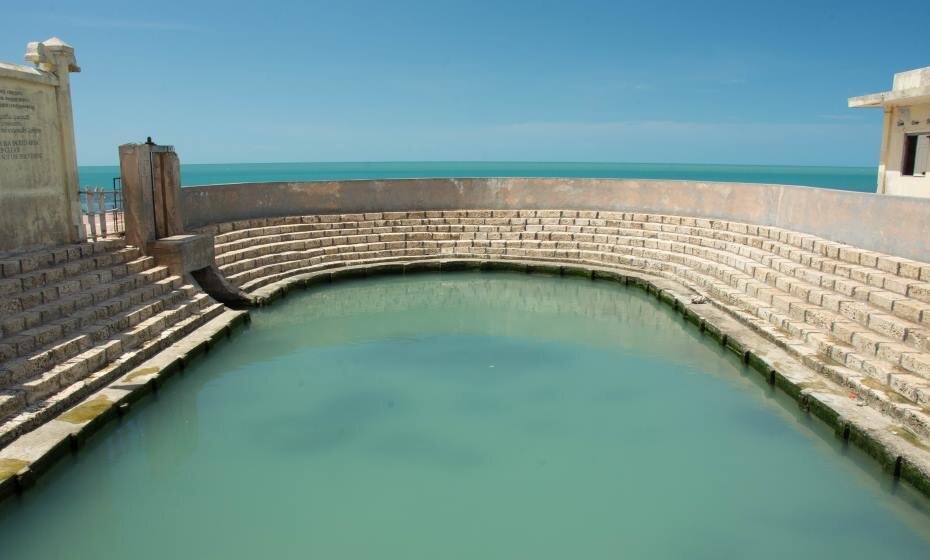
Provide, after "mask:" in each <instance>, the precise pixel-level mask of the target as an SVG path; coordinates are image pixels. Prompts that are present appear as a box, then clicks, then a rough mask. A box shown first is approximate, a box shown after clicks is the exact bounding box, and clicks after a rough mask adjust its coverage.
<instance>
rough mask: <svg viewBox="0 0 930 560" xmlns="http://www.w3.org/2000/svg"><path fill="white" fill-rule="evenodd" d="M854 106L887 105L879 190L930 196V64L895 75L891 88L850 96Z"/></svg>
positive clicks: (889, 192) (850, 103) (880, 160)
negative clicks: (859, 95) (889, 89)
mask: <svg viewBox="0 0 930 560" xmlns="http://www.w3.org/2000/svg"><path fill="white" fill-rule="evenodd" d="M849 106H850V107H883V108H884V109H885V124H884V129H883V131H882V147H881V155H880V156H879V160H878V192H880V193H886V194H897V195H904V196H923V197H930V174H928V173H927V170H928V167H930V66H928V67H926V68H918V69H917V70H910V71H908V72H901V73H898V74H895V75H894V83H893V85H892V87H891V91H886V92H882V93H873V94H871V95H863V96H861V97H852V98H850V99H849Z"/></svg>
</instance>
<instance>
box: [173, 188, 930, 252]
mask: <svg viewBox="0 0 930 560" xmlns="http://www.w3.org/2000/svg"><path fill="white" fill-rule="evenodd" d="M182 207H183V209H184V210H183V211H184V222H185V225H186V226H187V227H188V228H194V227H200V226H203V225H207V224H212V223H220V222H230V221H234V220H241V219H247V218H261V217H276V216H295V215H305V214H325V213H339V212H382V211H394V210H404V211H410V210H453V209H550V208H570V209H575V210H611V211H638V212H651V213H661V214H672V215H678V216H693V217H704V218H721V219H726V220H732V221H739V222H745V223H751V224H758V225H768V226H775V227H780V228H785V229H790V230H794V231H799V232H804V233H810V234H814V235H817V236H820V237H824V238H827V239H830V240H832V241H837V242H842V243H848V244H851V245H855V246H858V247H862V248H865V249H870V250H873V251H879V252H882V253H888V254H892V255H897V256H902V257H908V258H912V259H917V260H921V261H925V262H927V261H930V199H917V198H909V197H897V196H888V195H877V194H869V193H857V192H849V191H839V190H831V189H821V188H812V187H796V186H786V185H765V184H748V183H706V182H695V181H662V180H629V179H533V178H504V179H501V178H490V179H392V180H381V181H372V180H359V181H314V182H293V183H281V182H270V183H238V184H230V185H209V186H199V187H190V188H185V189H182Z"/></svg>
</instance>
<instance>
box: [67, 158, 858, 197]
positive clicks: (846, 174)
mask: <svg viewBox="0 0 930 560" xmlns="http://www.w3.org/2000/svg"><path fill="white" fill-rule="evenodd" d="M79 172H80V181H81V185H83V186H95V187H105V188H110V187H111V185H112V182H113V177H118V176H119V167H117V166H106V165H87V166H81V167H80V169H79ZM419 177H592V178H607V179H624V178H629V179H681V180H691V181H726V182H737V183H775V184H781V185H803V186H809V187H827V188H834V189H842V190H851V191H861V192H875V168H874V167H817V166H799V165H795V166H792V165H720V164H689V163H597V162H594V163H587V162H561V163H560V162H550V163H537V162H509V161H490V162H483V161H396V162H348V163H339V162H323V163H316V162H300V163H228V164H227V163H216V164H196V163H195V164H184V165H182V166H181V184H182V185H216V184H223V183H251V182H262V181H320V180H348V179H402V178H419Z"/></svg>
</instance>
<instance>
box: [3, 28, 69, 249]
mask: <svg viewBox="0 0 930 560" xmlns="http://www.w3.org/2000/svg"><path fill="white" fill-rule="evenodd" d="M28 49H29V50H28V52H27V53H26V59H27V60H29V61H31V62H34V63H35V64H36V65H37V67H36V68H30V67H26V66H19V65H14V64H6V63H0V254H2V253H11V252H17V251H25V250H30V249H37V248H40V247H47V246H52V245H57V244H63V243H70V242H75V241H77V240H78V239H79V237H80V230H79V227H80V223H81V222H80V206H79V204H78V175H77V156H76V152H75V146H74V124H73V117H72V112H71V85H70V77H69V72H77V71H79V68H78V67H77V66H76V65H75V59H74V49H72V48H71V47H70V46H69V45H67V44H65V43H64V42H62V41H61V40H60V39H57V38H52V39H49V40H47V41H45V42H43V43H30V44H29V47H28Z"/></svg>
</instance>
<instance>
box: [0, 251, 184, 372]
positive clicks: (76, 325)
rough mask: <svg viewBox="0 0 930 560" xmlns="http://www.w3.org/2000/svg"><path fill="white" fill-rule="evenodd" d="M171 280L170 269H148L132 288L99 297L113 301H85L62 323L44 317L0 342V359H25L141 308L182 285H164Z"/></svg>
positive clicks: (114, 288) (117, 287)
mask: <svg viewBox="0 0 930 560" xmlns="http://www.w3.org/2000/svg"><path fill="white" fill-rule="evenodd" d="M167 278H168V269H167V268H166V267H153V268H150V269H146V270H143V271H142V272H140V273H139V274H138V275H136V276H134V277H133V278H132V281H131V283H130V285H128V286H122V285H119V284H115V285H113V286H112V287H111V288H108V289H107V291H106V292H101V293H99V294H97V295H98V296H99V297H107V296H109V299H105V300H104V299H101V300H99V301H96V302H93V301H86V298H85V301H84V302H83V303H84V305H82V306H81V307H80V308H79V309H74V310H72V311H70V312H69V313H67V314H66V315H65V316H64V317H63V318H60V319H51V320H49V321H47V322H42V320H41V316H40V317H39V320H37V321H36V322H37V323H38V325H37V326H34V327H32V328H28V329H23V330H19V331H15V332H14V334H12V335H11V336H5V337H3V338H0V355H4V356H10V357H12V358H15V357H19V356H23V355H25V354H26V353H29V352H32V351H34V350H35V349H36V348H41V347H42V346H45V345H47V344H49V343H50V342H52V341H54V340H57V339H60V338H62V337H63V336H65V335H67V334H68V333H69V332H73V331H75V330H77V329H80V328H83V327H86V326H88V325H89V324H91V323H92V322H94V321H96V320H98V319H104V318H106V317H109V316H111V315H113V314H115V313H117V312H119V311H120V310H122V309H125V308H126V306H127V305H129V304H131V305H134V304H138V303H141V302H142V301H144V300H145V299H150V298H151V297H154V295H156V293H158V294H160V293H164V291H165V290H167V289H170V288H171V287H172V286H173V285H175V284H177V283H178V282H179V279H178V278H177V277H175V278H174V279H171V280H170V281H169V282H167V284H166V283H165V282H164V281H165V280H166V279H167ZM155 285H158V287H157V288H156V289H152V286H155ZM124 288H125V289H124ZM126 290H128V291H126ZM27 313H28V312H27ZM8 359H9V358H8Z"/></svg>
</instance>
